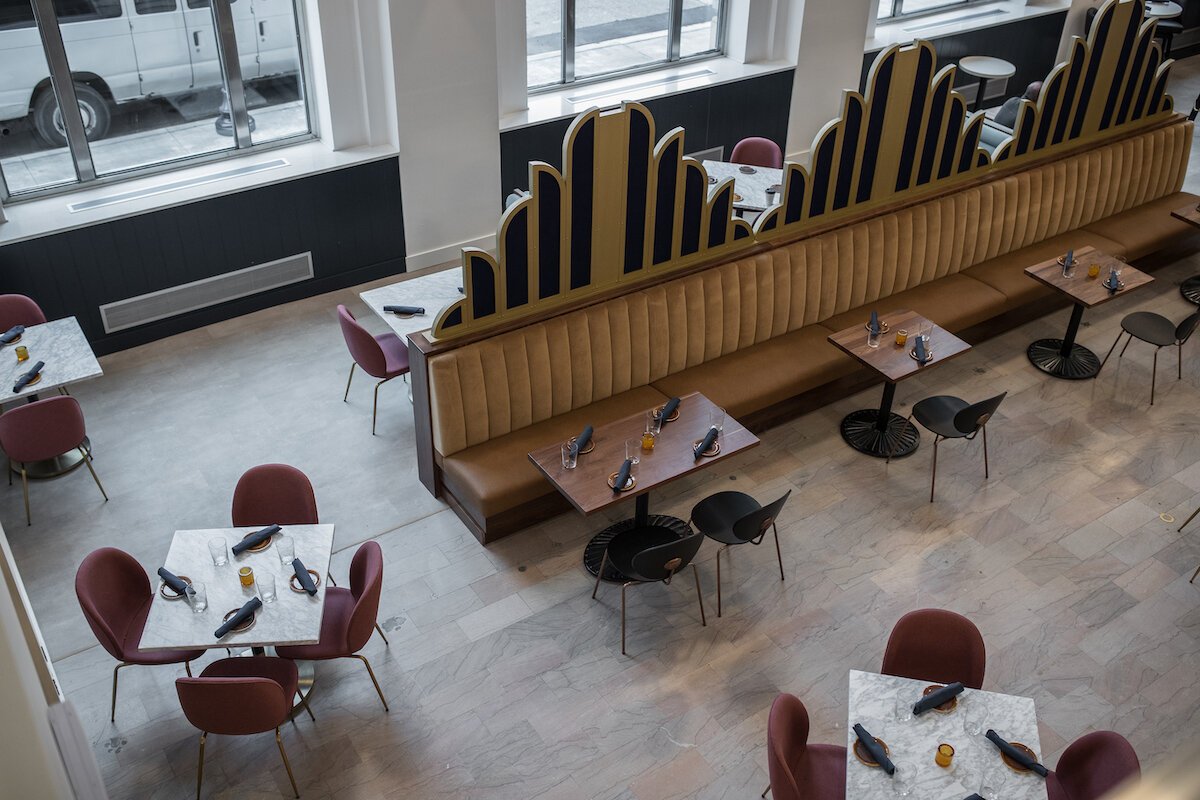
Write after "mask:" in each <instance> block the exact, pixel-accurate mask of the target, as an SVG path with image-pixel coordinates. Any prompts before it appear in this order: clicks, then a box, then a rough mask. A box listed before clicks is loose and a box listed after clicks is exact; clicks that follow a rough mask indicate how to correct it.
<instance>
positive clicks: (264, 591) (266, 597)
mask: <svg viewBox="0 0 1200 800" xmlns="http://www.w3.org/2000/svg"><path fill="white" fill-rule="evenodd" d="M255 583H257V584H258V596H259V597H260V598H261V599H262V601H263V603H274V602H275V601H276V600H277V599H278V595H276V594H275V576H274V575H271V574H269V573H264V574H262V575H259V576H258V577H257V578H256V579H255Z"/></svg>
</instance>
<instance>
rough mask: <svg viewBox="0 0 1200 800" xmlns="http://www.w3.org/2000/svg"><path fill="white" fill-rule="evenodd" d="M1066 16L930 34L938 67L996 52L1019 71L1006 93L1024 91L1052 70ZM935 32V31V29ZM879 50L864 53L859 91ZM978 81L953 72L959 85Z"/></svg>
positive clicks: (1050, 16) (1044, 15) (990, 88)
mask: <svg viewBox="0 0 1200 800" xmlns="http://www.w3.org/2000/svg"><path fill="white" fill-rule="evenodd" d="M1066 19H1067V12H1066V11H1065V10H1064V11H1057V12H1055V13H1053V14H1043V15H1042V16H1039V17H1029V18H1026V19H1021V20H1017V21H1015V22H1010V23H1008V24H1006V25H996V26H994V27H991V28H981V29H979V30H974V31H967V32H965V33H956V34H954V35H952V36H941V37H939V36H936V35H934V36H931V37H929V40H930V41H931V42H933V46H934V48H935V49H936V50H937V54H938V63H937V68H938V69H941V68H942V67H944V66H946V65H947V64H957V63H958V60H959V59H960V58H962V57H963V56H995V57H997V58H1003V59H1004V60H1005V61H1008V62H1010V63H1012V65H1013V66H1015V67H1016V68H1017V74H1016V75H1014V76H1012V77H1011V78H1009V79H1008V89H1007V92H1008V94H1007V96H1009V97H1011V96H1013V95H1020V94H1022V93H1024V91H1025V87H1026V86H1028V85H1029V84H1031V83H1033V82H1034V81H1040V80H1044V79H1045V78H1046V76H1047V75H1049V74H1050V70H1051V69H1053V68H1054V64H1055V57H1056V56H1057V55H1058V41H1059V37H1060V36H1061V35H1062V30H1063V25H1064V24H1065V23H1066ZM913 24H914V25H915V24H918V21H916V20H914V22H913ZM934 32H935V33H936V29H935V30H934ZM878 54H879V51H878V50H874V51H872V52H870V53H866V54H865V55H864V56H863V70H862V78H861V79H860V80H859V91H862V90H863V88H864V87H866V85H867V73H868V72H869V71H870V69H871V64H872V63H874V61H875V56H877V55H878ZM978 82H979V79H978V78H976V77H973V76H971V75H968V74H966V73H965V72H963V71H962V70H959V71H958V72H957V74H956V75H955V76H954V85H955V86H956V87H958V86H970V85H972V84H976V83H978ZM994 85H995V84H994V83H991V82H989V84H988V94H989V95H990V94H991V93H992V92H993V91H995V89H993V88H992V87H993V86H994ZM991 102H993V103H995V104H997V105H998V104H999V103H1001V102H1003V100H1002V99H1000V98H999V97H997V98H996V99H995V100H993V101H991Z"/></svg>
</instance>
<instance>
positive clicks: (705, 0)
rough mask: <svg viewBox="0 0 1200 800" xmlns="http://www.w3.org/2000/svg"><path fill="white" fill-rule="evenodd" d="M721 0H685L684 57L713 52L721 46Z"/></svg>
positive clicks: (682, 33) (681, 49) (682, 53)
mask: <svg viewBox="0 0 1200 800" xmlns="http://www.w3.org/2000/svg"><path fill="white" fill-rule="evenodd" d="M720 12H721V0H683V30H682V32H681V34H680V38H679V55H680V57H682V58H687V57H688V56H694V55H699V54H700V53H711V52H713V51H714V50H719V49H720V47H721V15H720Z"/></svg>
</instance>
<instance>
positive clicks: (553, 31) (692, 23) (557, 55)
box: [525, 0, 917, 89]
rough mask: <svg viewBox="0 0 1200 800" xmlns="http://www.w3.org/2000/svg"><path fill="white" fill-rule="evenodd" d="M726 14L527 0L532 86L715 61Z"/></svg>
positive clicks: (689, 4)
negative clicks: (689, 61)
mask: <svg viewBox="0 0 1200 800" xmlns="http://www.w3.org/2000/svg"><path fill="white" fill-rule="evenodd" d="M897 1H898V0H897ZM916 1H917V0H913V2H916ZM724 10H725V0H636V2H634V1H630V0H623V1H622V2H613V0H526V4H525V34H526V36H525V39H526V46H527V54H528V65H529V68H528V85H529V87H530V88H531V89H533V88H541V87H548V86H555V85H559V84H564V83H576V82H579V81H586V80H593V79H596V78H600V77H604V76H608V75H614V74H618V73H623V72H631V71H635V70H641V69H647V68H650V67H654V66H658V65H661V64H666V63H670V62H675V61H679V60H681V59H690V58H697V57H705V56H711V55H715V54H717V53H720V52H721V49H722V35H723V31H724V25H723V24H722V23H723V21H724Z"/></svg>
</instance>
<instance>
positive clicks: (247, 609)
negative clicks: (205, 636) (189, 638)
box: [213, 597, 262, 639]
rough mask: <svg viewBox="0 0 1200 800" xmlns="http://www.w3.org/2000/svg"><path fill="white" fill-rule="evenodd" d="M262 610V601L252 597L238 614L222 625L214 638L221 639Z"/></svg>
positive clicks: (215, 632)
mask: <svg viewBox="0 0 1200 800" xmlns="http://www.w3.org/2000/svg"><path fill="white" fill-rule="evenodd" d="M260 608H262V600H259V599H258V598H257V597H251V598H250V599H249V600H247V601H246V604H245V605H244V606H242V607H241V608H239V609H238V612H237V613H236V614H234V615H233V616H232V617H230V618H229V619H227V620H225V622H223V623H221V627H219V628H217V629H216V631H214V632H213V636H216V637H217V638H218V639H220V638H221V637H222V636H224V635H225V634H227V633H229V632H230V631H231V630H233V629H234V628H236V627H237V626H238V625H241V624H242V623H243V622H245V621H246V620H248V619H249V618H250V617H253V616H254V612H255V611H258V610H259V609H260Z"/></svg>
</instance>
